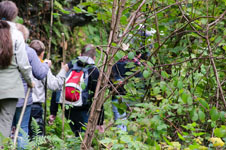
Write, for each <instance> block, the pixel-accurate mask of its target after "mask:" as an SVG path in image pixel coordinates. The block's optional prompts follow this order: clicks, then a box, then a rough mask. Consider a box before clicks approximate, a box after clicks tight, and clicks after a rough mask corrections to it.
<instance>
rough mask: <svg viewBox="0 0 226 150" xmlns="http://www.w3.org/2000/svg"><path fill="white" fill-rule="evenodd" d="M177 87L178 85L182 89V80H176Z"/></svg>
mask: <svg viewBox="0 0 226 150" xmlns="http://www.w3.org/2000/svg"><path fill="white" fill-rule="evenodd" d="M177 87H178V88H179V89H182V88H183V82H182V81H181V80H178V82H177Z"/></svg>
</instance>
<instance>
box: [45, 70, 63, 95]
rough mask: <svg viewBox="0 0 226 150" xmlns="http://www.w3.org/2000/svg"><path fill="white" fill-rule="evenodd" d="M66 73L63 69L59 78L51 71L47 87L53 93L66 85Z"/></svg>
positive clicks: (58, 75)
mask: <svg viewBox="0 0 226 150" xmlns="http://www.w3.org/2000/svg"><path fill="white" fill-rule="evenodd" d="M66 73H67V72H66V71H65V70H64V69H61V70H60V72H59V73H58V74H57V76H54V75H53V74H52V72H51V71H50V70H49V72H48V76H47V87H48V88H49V89H51V90H53V91H55V90H60V89H61V88H62V85H63V84H64V79H65V78H66Z"/></svg>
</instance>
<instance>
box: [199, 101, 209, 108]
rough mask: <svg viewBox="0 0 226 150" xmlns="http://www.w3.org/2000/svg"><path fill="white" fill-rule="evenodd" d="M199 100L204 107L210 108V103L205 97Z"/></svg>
mask: <svg viewBox="0 0 226 150" xmlns="http://www.w3.org/2000/svg"><path fill="white" fill-rule="evenodd" d="M199 102H200V103H201V104H202V105H201V106H202V107H204V108H206V109H209V104H208V103H207V102H206V101H205V100H204V99H200V100H199Z"/></svg>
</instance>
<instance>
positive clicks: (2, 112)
mask: <svg viewBox="0 0 226 150" xmlns="http://www.w3.org/2000/svg"><path fill="white" fill-rule="evenodd" d="M17 15H18V8H17V6H16V4H15V3H13V2H12V1H2V2H0V34H1V36H0V118H1V119H0V133H1V134H2V135H3V136H5V137H9V135H10V131H11V126H12V121H13V116H14V113H15V110H16V104H17V102H18V99H19V98H24V97H25V94H24V93H25V92H24V87H23V82H22V79H21V76H20V73H21V74H22V77H23V78H24V80H25V81H26V83H27V84H28V86H29V87H32V86H33V84H32V70H31V69H32V68H31V66H30V64H29V61H28V57H27V54H26V50H25V42H24V38H23V35H22V34H21V32H19V31H18V30H17V28H16V25H15V23H13V22H12V21H13V20H14V19H15V18H16V16H17ZM0 142H1V141H0Z"/></svg>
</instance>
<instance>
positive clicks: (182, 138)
mask: <svg viewBox="0 0 226 150" xmlns="http://www.w3.org/2000/svg"><path fill="white" fill-rule="evenodd" d="M177 135H178V137H179V138H180V139H181V140H183V141H185V138H184V137H183V136H182V135H181V134H180V133H179V132H177Z"/></svg>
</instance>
